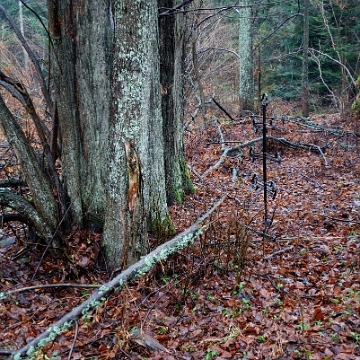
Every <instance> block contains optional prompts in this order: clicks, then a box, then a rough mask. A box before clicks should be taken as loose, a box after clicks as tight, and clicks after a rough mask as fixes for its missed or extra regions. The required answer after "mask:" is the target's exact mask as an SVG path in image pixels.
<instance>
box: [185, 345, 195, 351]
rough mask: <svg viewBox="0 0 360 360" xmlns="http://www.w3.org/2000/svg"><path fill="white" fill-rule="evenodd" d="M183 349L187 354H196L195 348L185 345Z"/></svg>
mask: <svg viewBox="0 0 360 360" xmlns="http://www.w3.org/2000/svg"><path fill="white" fill-rule="evenodd" d="M182 348H183V349H184V350H185V351H186V352H194V351H195V350H196V349H195V347H194V346H190V345H183V346H182Z"/></svg>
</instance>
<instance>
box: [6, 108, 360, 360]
mask: <svg viewBox="0 0 360 360" xmlns="http://www.w3.org/2000/svg"><path fill="white" fill-rule="evenodd" d="M278 112H279V113H281V112H283V113H285V111H284V110H282V109H278ZM268 113H269V114H268V117H269V118H271V116H272V107H271V106H269V109H268ZM208 117H209V118H211V119H212V120H213V122H209V123H207V124H205V125H206V126H205V127H202V130H201V126H200V129H199V124H194V123H191V124H190V126H189V127H188V129H187V130H186V131H185V140H186V152H187V163H188V165H189V168H190V174H191V177H192V179H193V181H194V184H195V186H196V188H197V190H196V193H195V194H194V195H191V196H188V197H187V199H186V201H185V202H184V203H182V204H176V205H173V206H172V207H171V209H170V211H171V215H172V219H173V222H174V225H175V228H176V230H177V231H179V232H180V231H182V230H184V229H186V228H187V227H189V226H190V225H191V224H192V223H193V222H194V221H195V220H196V219H197V218H198V217H199V216H201V215H202V214H203V213H205V212H206V210H207V209H209V208H210V207H211V206H212V204H214V203H215V202H216V201H217V200H218V199H219V198H220V197H221V196H223V195H227V199H226V200H225V202H224V203H223V204H222V206H221V208H220V209H219V210H218V211H217V212H216V214H214V215H212V217H211V219H209V220H208V225H209V227H208V230H207V231H206V232H205V233H204V235H202V237H201V238H199V239H198V241H196V242H195V244H194V245H192V246H190V247H188V248H186V249H183V250H181V251H180V252H179V253H178V254H176V255H173V256H171V258H170V259H169V260H168V261H167V262H164V263H161V264H158V265H157V266H156V267H154V268H153V269H152V270H151V271H150V272H149V273H148V274H146V275H144V276H143V277H141V278H140V279H139V280H138V281H136V282H133V283H131V284H128V285H127V286H126V287H125V288H124V289H123V290H122V291H120V292H117V293H115V294H114V295H113V296H111V297H110V298H109V299H108V300H106V301H105V302H104V303H103V305H102V306H100V307H98V308H97V309H96V310H95V311H93V312H92V313H91V314H90V315H88V316H85V317H83V318H82V319H81V320H80V321H79V322H78V324H77V326H76V327H74V328H73V329H71V330H69V331H67V332H65V333H63V334H61V335H60V336H58V338H57V339H55V341H54V342H53V343H52V344H49V345H48V346H47V347H46V348H45V349H44V351H43V352H39V353H38V355H37V358H36V359H68V357H69V353H71V357H70V358H71V359H134V360H135V359H139V360H140V359H206V360H209V359H316V360H317V359H349V360H350V359H360V281H359V280H360V276H359V274H360V237H359V229H360V216H359V211H360V161H359V154H360V148H359V143H358V135H357V134H358V130H359V129H358V121H357V120H355V119H353V118H351V117H350V116H344V117H343V118H341V117H340V115H339V114H334V115H321V116H313V117H312V118H311V119H310V120H305V119H302V118H299V117H295V116H286V117H283V118H281V119H276V120H275V126H274V129H270V128H269V136H271V137H273V138H275V140H269V148H268V153H269V154H275V153H276V152H278V153H279V155H280V157H281V159H282V161H281V163H278V162H272V161H268V162H267V164H268V169H267V173H268V174H267V175H268V180H273V181H275V182H276V188H277V195H276V197H275V199H271V197H270V196H269V199H268V215H269V216H268V217H269V218H270V219H272V225H271V227H270V228H269V229H266V234H265V236H264V202H263V191H262V189H261V188H260V189H258V190H255V189H254V186H252V179H253V174H254V173H257V174H258V175H259V179H261V177H262V169H263V165H262V159H256V160H255V161H252V160H251V159H250V155H249V152H250V148H249V147H245V148H242V149H240V150H239V151H232V152H230V151H229V152H228V153H229V154H230V156H228V157H226V158H224V159H223V161H222V162H219V160H220V159H221V156H222V154H223V152H224V151H227V150H226V148H228V147H232V148H233V147H236V146H238V145H241V144H244V143H246V142H248V141H250V140H252V139H256V138H259V137H261V132H259V131H258V132H257V133H256V134H255V133H254V132H253V119H252V118H251V117H242V118H239V119H236V121H235V122H232V121H230V120H228V119H226V118H225V117H224V114H223V113H222V112H221V111H220V110H214V111H213V112H212V113H211V116H210V115H209V116H208ZM216 119H217V121H215V120H216ZM257 121H260V119H258V120H257ZM279 138H284V139H286V140H287V141H288V142H290V143H291V144H295V145H296V146H297V147H296V146H295V148H291V147H289V146H288V145H289V144H288V143H287V142H279V141H277V140H276V139H279ZM299 145H304V146H307V147H308V148H311V150H312V151H310V150H304V149H300V148H298V146H299ZM261 146H262V143H261V141H259V142H257V143H256V144H255V145H254V152H259V151H261ZM319 149H321V151H319ZM1 150H2V157H1V163H2V178H7V177H9V176H14V175H16V174H17V171H18V170H17V165H16V163H15V161H14V159H13V157H12V154H11V151H10V150H9V149H7V148H3V149H1ZM215 164H216V166H214V165H215ZM211 167H214V168H213V169H212V168H211ZM19 191H20V189H19ZM25 233H27V229H26V228H20V227H19V223H16V222H13V223H9V224H7V226H6V227H4V229H3V230H2V234H3V236H4V239H8V240H9V238H10V240H9V241H8V244H7V245H5V244H4V243H0V244H2V245H3V246H1V247H0V259H1V261H0V286H1V291H2V292H7V291H11V290H14V289H19V288H24V287H27V286H31V285H41V284H60V283H74V284H82V285H84V284H99V283H100V284H101V283H103V282H105V281H107V274H106V273H105V272H103V271H102V270H100V269H99V268H98V267H97V265H96V264H95V265H93V266H92V267H90V265H89V264H90V263H87V265H89V266H87V267H86V268H83V267H81V266H79V264H81V259H80V260H79V259H78V261H75V260H76V259H75V260H74V259H69V261H68V262H65V261H64V260H61V259H58V260H57V259H53V258H52V257H51V256H50V255H46V256H45V258H44V260H43V261H42V263H41V266H40V268H39V271H38V272H37V274H36V277H35V279H33V280H32V276H33V274H34V272H35V269H36V267H37V265H38V264H39V261H40V258H41V255H42V253H43V250H44V247H43V246H42V245H40V244H37V243H35V242H32V241H31V240H27V241H25V240H24V239H25V238H24V234H25ZM12 237H16V238H12ZM166 239H167V234H166V233H162V232H161V231H159V233H158V234H153V236H152V237H151V244H150V245H151V246H152V247H153V248H154V247H156V246H157V245H158V244H160V243H162V242H164V241H166ZM69 241H70V242H72V244H73V246H74V248H78V254H79V258H80V257H81V256H84V257H85V255H84V253H86V248H87V247H88V246H90V245H91V244H94V243H95V244H96V243H97V242H98V241H99V238H98V237H97V236H94V235H93V234H88V233H82V234H79V233H77V232H76V233H74V234H73V235H72V236H70V237H69ZM72 260H73V261H72ZM91 291H92V290H91V289H87V288H70V287H59V288H56V287H55V288H51V289H41V288H39V289H36V290H31V291H22V292H18V293H14V294H13V295H11V296H10V297H8V298H6V299H3V300H1V302H0V349H2V350H14V349H18V348H20V347H21V346H23V345H25V344H26V342H28V341H29V340H31V339H33V338H34V337H36V336H37V335H39V334H40V333H41V332H42V331H44V330H45V329H46V328H47V327H48V326H49V325H50V324H52V323H54V322H55V321H56V320H58V319H59V318H60V317H62V316H63V315H64V314H65V313H66V312H68V311H69V310H70V309H72V308H73V307H75V306H77V305H78V304H79V303H81V302H82V301H84V299H86V298H87V297H88V295H89V294H90V293H91ZM139 330H140V331H139ZM141 331H142V334H143V335H139V334H140V333H141ZM46 356H47V357H46ZM0 358H1V355H0ZM3 358H6V356H5V355H4V357H3Z"/></svg>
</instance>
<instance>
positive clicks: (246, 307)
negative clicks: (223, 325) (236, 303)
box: [241, 299, 250, 309]
mask: <svg viewBox="0 0 360 360" xmlns="http://www.w3.org/2000/svg"><path fill="white" fill-rule="evenodd" d="M241 303H242V304H243V305H245V309H249V308H250V300H249V299H242V300H241Z"/></svg>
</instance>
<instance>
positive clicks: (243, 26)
mask: <svg viewBox="0 0 360 360" xmlns="http://www.w3.org/2000/svg"><path fill="white" fill-rule="evenodd" d="M250 4H251V1H250V0H240V1H239V5H240V8H239V10H238V14H239V55H240V65H239V66H240V68H239V86H240V88H239V97H240V109H241V110H253V109H254V55H253V31H252V11H251V7H250V6H249V5H250Z"/></svg>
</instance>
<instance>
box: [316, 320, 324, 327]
mask: <svg viewBox="0 0 360 360" xmlns="http://www.w3.org/2000/svg"><path fill="white" fill-rule="evenodd" d="M315 325H316V326H322V325H324V323H323V322H322V321H321V320H316V321H315Z"/></svg>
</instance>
